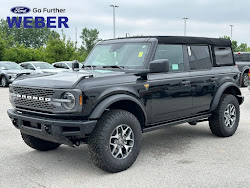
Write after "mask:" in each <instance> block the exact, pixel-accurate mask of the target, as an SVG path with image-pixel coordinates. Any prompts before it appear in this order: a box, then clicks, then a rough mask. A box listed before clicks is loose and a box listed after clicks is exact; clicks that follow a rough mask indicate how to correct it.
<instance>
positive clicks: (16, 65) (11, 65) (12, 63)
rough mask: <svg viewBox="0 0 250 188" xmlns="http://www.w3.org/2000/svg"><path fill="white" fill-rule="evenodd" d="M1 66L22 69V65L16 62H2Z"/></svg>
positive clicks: (6, 68)
mask: <svg viewBox="0 0 250 188" xmlns="http://www.w3.org/2000/svg"><path fill="white" fill-rule="evenodd" d="M0 67H1V69H2V70H21V69H22V68H21V67H20V65H18V64H17V63H14V62H6V63H1V64H0Z"/></svg>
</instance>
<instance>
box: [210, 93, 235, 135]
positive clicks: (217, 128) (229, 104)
mask: <svg viewBox="0 0 250 188" xmlns="http://www.w3.org/2000/svg"><path fill="white" fill-rule="evenodd" d="M239 119H240V108H239V102H238V100H237V99H236V97H235V96H234V95H223V96H222V97H221V99H220V103H219V105H218V106H217V108H216V110H215V111H214V112H213V114H212V116H211V117H210V118H209V126H210V129H211V131H212V133H213V134H214V135H216V136H219V137H228V136H232V135H233V134H234V133H235V132H236V130H237V128H238V124H239Z"/></svg>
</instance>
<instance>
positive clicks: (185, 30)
mask: <svg viewBox="0 0 250 188" xmlns="http://www.w3.org/2000/svg"><path fill="white" fill-rule="evenodd" d="M182 19H183V20H184V36H186V33H187V20H188V19H189V18H186V17H184V18H182Z"/></svg>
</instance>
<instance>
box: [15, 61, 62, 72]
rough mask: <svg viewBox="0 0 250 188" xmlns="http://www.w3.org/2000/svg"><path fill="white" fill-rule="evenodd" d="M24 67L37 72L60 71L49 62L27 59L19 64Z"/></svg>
mask: <svg viewBox="0 0 250 188" xmlns="http://www.w3.org/2000/svg"><path fill="white" fill-rule="evenodd" d="M20 65H21V67H23V68H24V69H29V70H36V71H38V72H39V73H48V72H61V70H59V69H56V68H55V67H53V66H52V65H51V64H49V63H47V62H43V61H28V62H23V63H21V64H20Z"/></svg>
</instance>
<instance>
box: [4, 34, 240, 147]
mask: <svg viewBox="0 0 250 188" xmlns="http://www.w3.org/2000/svg"><path fill="white" fill-rule="evenodd" d="M177 38H181V37H177ZM187 38H189V41H194V42H193V43H194V44H201V45H202V44H203V43H199V40H198V39H197V38H193V40H192V37H187ZM217 40H218V44H219V42H220V39H217ZM183 41H186V39H185V38H183ZM201 41H204V44H207V45H210V44H209V40H203V38H202V40H201ZM215 41H216V40H215ZM118 42H141V43H151V48H150V50H149V53H148V56H147V57H146V60H145V62H144V65H143V67H141V69H148V67H149V63H150V62H151V61H152V60H153V59H154V55H155V51H156V47H157V45H158V44H159V43H166V41H165V40H160V39H159V38H157V37H142V38H128V39H117V40H108V41H103V42H101V43H99V44H98V45H103V44H108V43H118ZM169 43H171V44H173V43H174V41H173V40H170V42H169ZM176 43H177V44H182V45H183V60H184V71H182V72H161V73H147V74H146V75H145V74H135V73H133V71H132V72H130V71H126V70H120V69H115V68H110V69H108V70H107V69H105V70H91V69H84V70H81V71H75V72H63V73H57V74H47V75H44V76H43V77H39V76H26V77H25V76H23V77H20V78H19V79H17V80H16V81H14V83H13V84H12V86H20V87H35V88H37V87H38V88H52V89H59V90H60V89H61V90H70V89H79V90H81V91H82V95H83V105H82V110H81V112H77V113H76V112H75V113H64V114H62V113H47V112H40V111H39V112H38V111H34V110H31V109H24V108H22V107H20V106H15V104H12V105H13V106H14V107H15V110H9V112H8V113H9V116H10V117H11V118H12V120H13V119H15V118H16V119H17V120H18V119H21V120H22V118H19V116H18V114H17V113H16V111H17V110H18V111H20V112H22V116H23V115H25V114H29V115H30V116H36V117H38V118H40V119H43V118H50V119H60V120H61V121H62V122H63V121H66V120H68V119H70V120H75V121H79V120H80V121H82V122H88V121H92V123H91V126H90V127H89V129H90V130H89V131H87V133H86V131H85V132H79V134H76V135H75V136H76V137H78V138H82V137H85V136H87V135H88V134H89V133H90V132H91V130H92V129H93V128H94V126H95V124H93V121H94V120H98V118H99V117H100V116H101V114H102V113H103V111H104V110H105V109H108V107H109V105H111V104H113V103H115V102H117V101H121V100H124V101H132V103H133V104H135V105H137V106H139V108H140V109H141V111H142V112H143V114H144V121H143V124H142V129H143V130H147V128H152V127H153V126H158V125H162V124H167V123H170V122H171V123H173V122H175V121H176V122H178V121H180V120H185V119H187V121H190V118H193V117H194V118H195V117H199V116H200V115H203V116H202V118H204V117H209V115H210V114H211V109H212V106H213V108H214V106H215V107H216V106H217V104H216V103H218V100H219V99H218V100H215V97H216V98H220V96H221V95H222V93H223V92H224V91H225V90H226V89H227V88H229V87H230V88H234V90H235V92H236V94H237V96H238V97H239V98H238V100H239V102H240V103H242V102H243V97H241V93H240V90H239V89H238V85H237V83H238V82H239V76H240V75H239V74H240V72H239V70H238V68H237V67H236V66H235V64H233V65H231V66H220V67H219V66H212V67H211V69H209V70H197V71H191V70H190V68H189V60H188V57H187V46H186V45H188V43H183V42H181V40H180V41H177V42H176ZM224 43H225V45H231V43H230V44H229V42H228V41H224V40H223V41H222V43H221V44H222V45H224ZM212 45H215V44H214V41H212V42H211V46H212ZM210 53H211V56H212V60H213V63H214V61H215V60H214V59H215V58H214V53H213V51H212V47H211V51H210ZM147 84H148V85H149V87H148V88H147V87H146V86H145V85H147ZM222 87H223V89H221V90H222V91H220V92H218V91H219V90H218V89H219V88H222ZM236 94H235V95H236ZM116 96H117V97H116ZM132 103H131V104H132ZM129 104H130V103H129ZM102 108H104V109H102ZM213 110H214V109H213ZM204 115H205V116H204ZM21 120H20V122H22V121H21ZM20 122H19V124H18V123H17V127H18V128H19V129H21V131H23V132H25V129H23V126H22V125H21V124H22V123H20ZM52 126H53V125H52ZM68 126H69V125H68ZM70 126H73V124H72V125H70ZM79 127H80V125H79ZM80 130H82V129H80ZM26 133H27V132H26ZM28 133H29V134H33V133H32V132H28ZM57 133H58V134H61V133H62V131H57ZM33 135H34V134H33ZM35 135H36V136H38V137H39V135H38V134H35ZM70 136H73V135H70ZM41 138H43V139H47V140H52V139H49V138H47V137H45V136H41ZM53 141H55V139H53ZM56 142H60V143H65V144H67V145H70V144H69V143H68V142H66V141H65V140H63V139H62V138H60V139H59V138H58V139H57V140H56ZM72 142H73V141H72Z"/></svg>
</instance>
